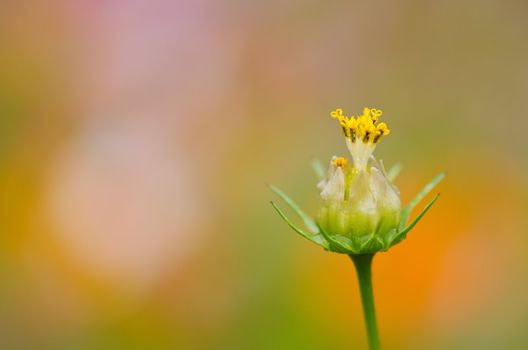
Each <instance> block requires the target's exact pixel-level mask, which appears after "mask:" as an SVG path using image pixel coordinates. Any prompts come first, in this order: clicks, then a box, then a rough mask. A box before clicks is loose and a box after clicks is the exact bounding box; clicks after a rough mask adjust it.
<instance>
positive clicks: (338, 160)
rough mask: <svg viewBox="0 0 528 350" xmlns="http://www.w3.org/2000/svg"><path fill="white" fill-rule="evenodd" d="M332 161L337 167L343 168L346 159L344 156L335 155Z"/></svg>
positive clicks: (346, 162) (346, 161) (345, 164)
mask: <svg viewBox="0 0 528 350" xmlns="http://www.w3.org/2000/svg"><path fill="white" fill-rule="evenodd" d="M333 163H334V165H335V166H337V167H340V168H344V167H346V166H347V164H348V160H347V159H346V158H343V157H337V158H335V159H334V160H333Z"/></svg>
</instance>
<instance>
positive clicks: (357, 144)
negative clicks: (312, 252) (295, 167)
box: [317, 108, 401, 238]
mask: <svg viewBox="0 0 528 350" xmlns="http://www.w3.org/2000/svg"><path fill="white" fill-rule="evenodd" d="M381 114H382V112H381V110H378V109H374V108H372V109H370V108H365V109H364V110H363V114H362V115H361V116H358V117H357V119H356V118H354V117H345V116H343V112H342V110H341V109H337V110H335V111H334V112H332V113H331V115H332V117H334V118H336V119H338V120H339V123H340V125H341V126H342V127H343V131H344V134H345V137H346V144H347V147H348V150H349V151H350V154H351V156H352V160H353V162H352V163H351V164H350V165H349V162H348V160H347V159H346V158H344V157H336V156H334V157H332V160H331V161H330V166H329V169H328V173H327V175H326V177H325V178H324V179H323V180H321V181H320V182H319V183H318V185H317V187H318V188H319V189H320V190H321V198H322V202H323V203H322V206H321V208H320V209H319V213H318V215H317V223H318V225H319V227H320V228H321V229H322V230H324V231H325V232H326V233H327V234H328V235H330V236H339V235H341V236H345V237H348V238H352V237H362V236H366V235H372V234H374V235H377V236H385V235H387V234H390V233H391V232H392V230H395V229H396V228H397V227H398V224H399V221H400V211H401V203H400V194H399V191H398V189H397V188H396V186H394V185H393V184H391V183H390V181H389V180H388V179H387V175H386V172H385V170H384V169H383V166H382V165H381V164H380V163H378V162H377V161H376V159H375V158H374V157H373V156H372V152H373V151H374V149H375V148H376V145H377V143H378V142H379V141H380V139H381V137H382V136H384V135H388V134H389V133H390V130H389V128H388V127H387V125H386V124H385V123H379V124H378V123H377V122H378V120H379V117H380V116H381ZM369 165H370V166H369Z"/></svg>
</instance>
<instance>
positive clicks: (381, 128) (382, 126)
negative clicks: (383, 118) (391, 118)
mask: <svg viewBox="0 0 528 350" xmlns="http://www.w3.org/2000/svg"><path fill="white" fill-rule="evenodd" d="M377 129H378V131H379V132H380V134H381V135H388V134H390V129H389V127H388V126H387V124H385V123H379V124H378V127H377Z"/></svg>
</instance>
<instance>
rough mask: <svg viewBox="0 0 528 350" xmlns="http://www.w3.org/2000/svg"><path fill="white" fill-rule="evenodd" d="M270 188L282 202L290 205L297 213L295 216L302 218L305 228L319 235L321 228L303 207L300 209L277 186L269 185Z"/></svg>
mask: <svg viewBox="0 0 528 350" xmlns="http://www.w3.org/2000/svg"><path fill="white" fill-rule="evenodd" d="M268 187H269V188H270V190H272V191H273V192H274V193H275V194H276V195H277V196H279V197H281V198H282V200H283V201H284V202H285V203H286V204H288V206H289V207H290V208H291V209H292V210H293V211H294V212H295V214H297V215H298V216H299V218H301V220H302V221H303V223H304V226H306V228H307V229H308V230H309V231H310V232H312V233H318V232H319V228H318V227H317V225H316V224H315V221H314V220H313V219H312V218H311V217H310V216H309V215H308V214H306V213H305V212H304V211H303V210H302V209H301V207H299V206H298V205H297V203H295V201H294V200H293V199H291V198H290V197H289V196H288V195H287V194H286V193H284V192H283V191H281V190H280V189H279V188H278V187H276V186H273V185H271V184H270V185H268Z"/></svg>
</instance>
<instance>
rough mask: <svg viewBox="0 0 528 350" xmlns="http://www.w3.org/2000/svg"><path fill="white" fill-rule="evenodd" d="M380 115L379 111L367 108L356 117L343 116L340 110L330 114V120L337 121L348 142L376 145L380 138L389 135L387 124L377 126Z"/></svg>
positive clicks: (380, 111)
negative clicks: (357, 141) (358, 141)
mask: <svg viewBox="0 0 528 350" xmlns="http://www.w3.org/2000/svg"><path fill="white" fill-rule="evenodd" d="M382 114H383V111H382V110H381V109H376V108H368V107H365V108H364V109H363V114H362V115H360V116H358V117H354V116H350V117H347V116H345V115H343V110H342V109H341V108H337V109H336V110H335V111H332V112H331V113H330V115H331V116H332V118H334V119H337V120H338V121H339V125H341V127H342V129H343V132H344V134H345V136H346V137H347V138H348V139H349V140H350V141H352V142H356V140H360V141H362V142H364V143H377V142H378V141H379V140H380V138H381V137H382V136H384V135H388V134H390V130H389V128H388V126H387V124H385V123H379V124H377V123H378V120H379V118H380V117H381V115H382Z"/></svg>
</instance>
